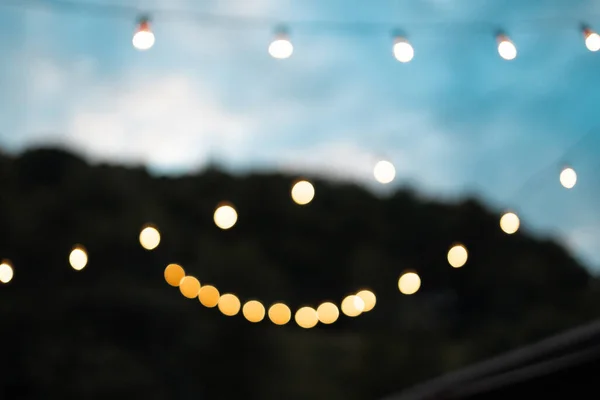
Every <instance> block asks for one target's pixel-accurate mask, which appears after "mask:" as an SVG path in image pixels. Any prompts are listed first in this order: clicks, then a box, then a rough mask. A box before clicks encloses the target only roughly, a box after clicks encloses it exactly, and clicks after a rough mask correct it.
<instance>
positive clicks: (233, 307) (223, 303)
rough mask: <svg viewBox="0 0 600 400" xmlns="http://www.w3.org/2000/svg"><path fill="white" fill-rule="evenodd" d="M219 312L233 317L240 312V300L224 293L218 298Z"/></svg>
mask: <svg viewBox="0 0 600 400" xmlns="http://www.w3.org/2000/svg"><path fill="white" fill-rule="evenodd" d="M218 306H219V311H221V312H222V313H223V314H224V315H227V316H228V317H233V316H234V315H236V314H237V313H239V312H240V306H241V304H240V299H238V298H237V296H236V295H234V294H231V293H226V294H224V295H222V296H221V297H220V298H219V304H218Z"/></svg>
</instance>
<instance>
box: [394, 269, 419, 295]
mask: <svg viewBox="0 0 600 400" xmlns="http://www.w3.org/2000/svg"><path fill="white" fill-rule="evenodd" d="M420 287H421V278H420V277H419V275H418V274H417V273H416V272H405V273H403V274H402V275H401V276H400V279H398V289H400V292H401V293H402V294H406V295H411V294H415V293H417V291H418V290H419V288H420Z"/></svg>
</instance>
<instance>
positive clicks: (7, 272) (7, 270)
mask: <svg viewBox="0 0 600 400" xmlns="http://www.w3.org/2000/svg"><path fill="white" fill-rule="evenodd" d="M13 276H14V271H13V268H12V266H11V265H10V262H8V261H2V264H0V282H2V283H8V282H10V281H11V280H12V278H13Z"/></svg>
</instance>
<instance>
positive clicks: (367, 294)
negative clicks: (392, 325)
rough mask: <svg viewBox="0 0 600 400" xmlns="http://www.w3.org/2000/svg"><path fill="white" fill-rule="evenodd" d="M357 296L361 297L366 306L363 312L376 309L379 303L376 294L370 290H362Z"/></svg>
mask: <svg viewBox="0 0 600 400" xmlns="http://www.w3.org/2000/svg"><path fill="white" fill-rule="evenodd" d="M356 295H357V296H358V297H360V298H361V299H362V301H363V303H364V304H365V306H364V309H363V312H369V311H371V310H372V309H373V308H374V307H375V304H376V303H377V297H375V293H373V292H371V291H370V290H361V291H360V292H358V293H356Z"/></svg>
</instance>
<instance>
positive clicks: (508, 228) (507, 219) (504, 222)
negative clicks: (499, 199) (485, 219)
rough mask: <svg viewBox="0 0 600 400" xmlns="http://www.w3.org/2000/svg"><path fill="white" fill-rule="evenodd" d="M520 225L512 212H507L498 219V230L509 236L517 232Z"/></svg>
mask: <svg viewBox="0 0 600 400" xmlns="http://www.w3.org/2000/svg"><path fill="white" fill-rule="evenodd" d="M520 225H521V221H520V220H519V217H518V216H517V214H515V213H513V212H507V213H505V214H504V215H502V217H501V218H500V229H502V230H503V231H504V233H507V234H509V235H512V234H513V233H515V232H517V231H518V230H519V226H520Z"/></svg>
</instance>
